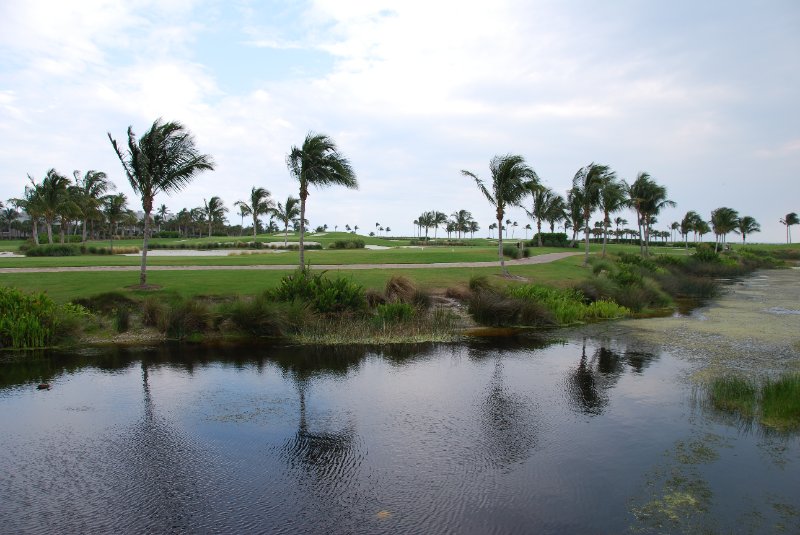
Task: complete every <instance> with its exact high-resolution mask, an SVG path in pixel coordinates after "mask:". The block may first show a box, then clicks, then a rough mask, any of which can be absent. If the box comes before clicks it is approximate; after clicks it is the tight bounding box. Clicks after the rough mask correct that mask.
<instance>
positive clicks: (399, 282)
mask: <svg viewBox="0 0 800 535" xmlns="http://www.w3.org/2000/svg"><path fill="white" fill-rule="evenodd" d="M384 294H385V295H386V301H389V302H400V303H406V304H410V305H414V306H415V307H417V308H419V309H423V310H424V309H428V308H430V306H431V297H430V294H428V293H427V292H425V291H423V290H421V289H419V288H417V286H416V285H415V284H414V283H413V282H411V281H410V280H409V279H407V278H406V277H403V276H399V275H393V276H392V277H391V278H390V279H389V280H388V281H386V289H385V290H384Z"/></svg>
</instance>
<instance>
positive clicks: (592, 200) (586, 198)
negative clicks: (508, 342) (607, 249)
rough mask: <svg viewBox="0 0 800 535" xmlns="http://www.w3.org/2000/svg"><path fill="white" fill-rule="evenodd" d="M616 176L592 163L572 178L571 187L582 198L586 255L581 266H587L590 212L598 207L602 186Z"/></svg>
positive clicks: (603, 166)
mask: <svg viewBox="0 0 800 535" xmlns="http://www.w3.org/2000/svg"><path fill="white" fill-rule="evenodd" d="M615 176H616V175H615V174H614V172H613V171H612V170H611V169H610V168H609V167H608V166H607V165H600V164H596V163H594V162H592V163H590V164H589V165H587V166H586V167H581V168H580V169H578V172H577V173H575V176H574V177H573V178H572V187H573V188H578V190H580V192H581V196H582V198H583V206H582V208H583V212H582V214H581V216H582V219H583V224H584V229H585V233H586V254H585V256H584V258H583V265H588V264H589V230H590V229H589V219H590V218H591V217H592V212H593V211H594V210H595V209H596V208H597V207H599V206H600V194H601V192H602V190H603V185H604V184H605V183H607V182H609V181H612V180H613V179H614V177H615Z"/></svg>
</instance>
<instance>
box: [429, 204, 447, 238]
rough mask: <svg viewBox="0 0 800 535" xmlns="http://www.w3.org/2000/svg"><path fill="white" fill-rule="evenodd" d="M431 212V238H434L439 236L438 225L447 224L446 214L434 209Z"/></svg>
mask: <svg viewBox="0 0 800 535" xmlns="http://www.w3.org/2000/svg"><path fill="white" fill-rule="evenodd" d="M431 213H432V214H433V215H432V218H433V219H432V223H433V225H432V226H433V239H434V240H435V239H437V238H438V237H439V227H440V226H443V225H446V224H447V214H445V213H444V212H439V211H436V210H434V211H433V212H431Z"/></svg>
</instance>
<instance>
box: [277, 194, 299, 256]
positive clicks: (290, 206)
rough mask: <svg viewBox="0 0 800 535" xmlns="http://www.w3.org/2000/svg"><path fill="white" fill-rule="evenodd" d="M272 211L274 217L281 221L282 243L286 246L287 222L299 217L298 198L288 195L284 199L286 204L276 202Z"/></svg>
mask: <svg viewBox="0 0 800 535" xmlns="http://www.w3.org/2000/svg"><path fill="white" fill-rule="evenodd" d="M273 213H274V214H275V217H277V218H278V219H280V220H281V221H283V245H284V246H286V244H287V242H288V234H289V222H290V221H294V220H295V219H297V218H298V217H300V199H298V198H297V197H292V196H291V195H289V197H288V198H287V199H286V204H281V203H278V206H277V208H275V209H274V210H273Z"/></svg>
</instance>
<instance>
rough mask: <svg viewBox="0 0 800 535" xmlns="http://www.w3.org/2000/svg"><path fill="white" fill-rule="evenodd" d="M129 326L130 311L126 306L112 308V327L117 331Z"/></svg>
mask: <svg viewBox="0 0 800 535" xmlns="http://www.w3.org/2000/svg"><path fill="white" fill-rule="evenodd" d="M130 326H131V311H130V309H129V308H128V307H120V308H118V309H116V310H114V328H115V329H116V330H117V332H118V333H124V332H126V331H127V330H128V329H129V328H130Z"/></svg>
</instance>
